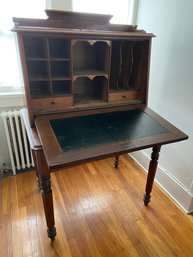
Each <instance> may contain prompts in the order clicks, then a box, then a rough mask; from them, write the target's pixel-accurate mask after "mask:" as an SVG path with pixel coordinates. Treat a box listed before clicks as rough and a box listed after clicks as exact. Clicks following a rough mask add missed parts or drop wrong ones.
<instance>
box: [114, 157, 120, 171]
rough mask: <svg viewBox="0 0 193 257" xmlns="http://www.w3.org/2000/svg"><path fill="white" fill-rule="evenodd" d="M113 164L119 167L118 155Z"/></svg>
mask: <svg viewBox="0 0 193 257" xmlns="http://www.w3.org/2000/svg"><path fill="white" fill-rule="evenodd" d="M114 165H115V168H116V169H117V168H118V167H119V156H116V157H115V161H114Z"/></svg>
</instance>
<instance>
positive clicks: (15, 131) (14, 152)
mask: <svg viewBox="0 0 193 257" xmlns="http://www.w3.org/2000/svg"><path fill="white" fill-rule="evenodd" d="M1 116H2V118H3V123H4V127H5V133H6V138H7V144H8V149H9V154H10V160H11V168H12V171H13V174H14V175H16V172H17V171H19V170H24V169H27V168H31V167H34V161H33V157H32V152H31V150H30V147H29V141H28V138H27V134H26V131H25V127H24V124H23V120H22V118H21V116H20V111H18V110H14V111H4V112H2V113H1Z"/></svg>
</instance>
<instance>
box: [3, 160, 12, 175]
mask: <svg viewBox="0 0 193 257" xmlns="http://www.w3.org/2000/svg"><path fill="white" fill-rule="evenodd" d="M10 171H11V169H10V167H9V166H8V165H7V164H6V163H5V162H4V163H3V165H2V168H1V174H4V175H5V174H7V173H9V172H10Z"/></svg>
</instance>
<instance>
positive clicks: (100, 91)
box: [73, 76, 108, 104]
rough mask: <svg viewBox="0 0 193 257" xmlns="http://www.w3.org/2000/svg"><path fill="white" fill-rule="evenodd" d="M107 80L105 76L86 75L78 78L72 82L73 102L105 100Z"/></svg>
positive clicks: (85, 102)
mask: <svg viewBox="0 0 193 257" xmlns="http://www.w3.org/2000/svg"><path fill="white" fill-rule="evenodd" d="M107 86H108V81H107V79H106V78H105V77H102V76H98V77H95V78H94V79H92V80H91V79H89V78H88V77H81V78H78V79H77V80H76V81H74V83H73V90H74V103H75V104H77V103H78V104H80V103H81V104H87V103H91V102H92V101H95V102H96V101H104V102H105V101H106V92H107Z"/></svg>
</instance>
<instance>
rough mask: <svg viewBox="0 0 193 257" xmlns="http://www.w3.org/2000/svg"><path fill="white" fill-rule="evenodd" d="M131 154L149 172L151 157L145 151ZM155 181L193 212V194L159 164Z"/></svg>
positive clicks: (186, 210)
mask: <svg viewBox="0 0 193 257" xmlns="http://www.w3.org/2000/svg"><path fill="white" fill-rule="evenodd" d="M130 156H131V157H132V158H133V159H134V161H135V162H136V163H137V164H138V165H139V166H140V167H141V168H142V169H143V170H144V171H145V172H147V170H148V166H149V161H150V157H149V156H147V154H146V153H145V152H144V151H138V152H134V153H131V154H130ZM155 181H156V182H157V183H158V184H159V186H160V187H161V188H162V189H163V190H164V191H165V192H166V193H167V194H168V195H169V196H170V197H171V198H172V199H173V200H174V201H175V202H176V203H177V204H178V205H179V206H180V207H181V208H182V209H183V210H184V211H185V212H186V213H187V214H190V213H192V212H193V195H192V194H191V193H190V192H189V190H188V189H186V188H185V187H183V185H182V184H181V183H179V182H178V181H177V180H176V179H175V178H174V177H172V176H171V175H170V174H169V173H168V172H166V171H165V170H164V169H163V168H162V167H160V166H159V165H158V167H157V173H156V178H155Z"/></svg>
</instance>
